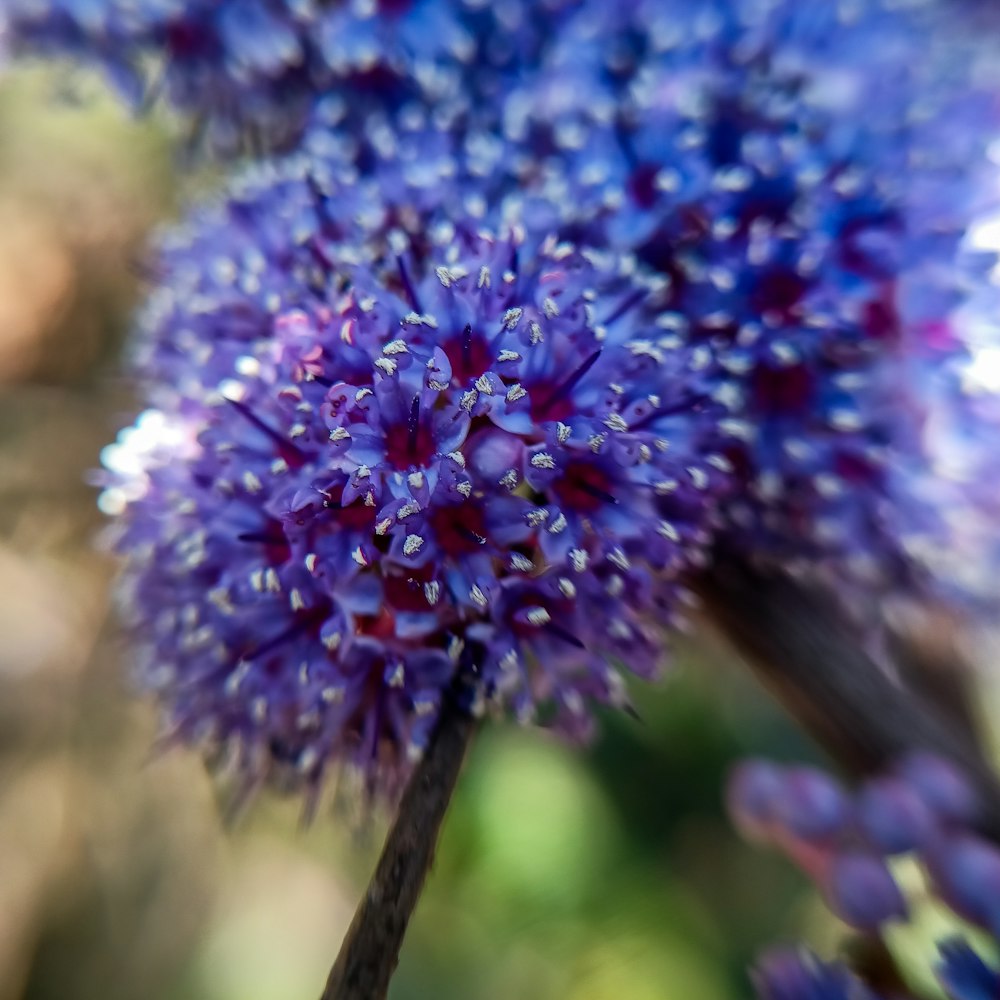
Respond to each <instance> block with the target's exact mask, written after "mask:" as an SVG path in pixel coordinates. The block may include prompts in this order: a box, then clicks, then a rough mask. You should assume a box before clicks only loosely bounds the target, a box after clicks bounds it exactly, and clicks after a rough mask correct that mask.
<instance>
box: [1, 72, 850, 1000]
mask: <svg viewBox="0 0 1000 1000" xmlns="http://www.w3.org/2000/svg"><path fill="white" fill-rule="evenodd" d="M168 133H169V129H167V128H166V127H165V126H164V124H163V123H161V122H158V121H155V120H144V121H138V122H137V121H131V120H129V119H128V118H127V117H126V116H125V115H124V113H123V112H121V111H119V110H118V108H117V107H116V106H115V105H114V103H113V102H112V101H111V100H110V99H109V98H108V97H107V95H106V93H105V92H104V90H103V89H102V87H101V86H100V84H99V82H98V81H96V80H94V79H92V78H89V77H86V76H80V75H77V74H75V73H73V74H69V73H68V71H61V70H60V71H51V70H46V71H44V72H43V71H41V70H38V69H37V68H28V69H20V70H18V71H17V72H14V73H9V74H8V75H7V76H6V77H5V78H0V1000H22V998H24V1000H56V998H58V1000H97V998H100V1000H138V998H144V1000H146V998H148V1000H168V998H178V1000H179V998H189V997H190V998H206V1000H294V998H310V997H313V996H316V995H318V993H319V990H320V987H321V985H322V983H323V981H324V979H325V975H326V970H327V968H328V966H329V964H330V962H331V961H332V959H333V957H334V955H335V952H336V949H337V946H338V944H339V941H340V938H341V935H342V933H343V931H344V930H345V928H346V925H347V922H348V920H349V918H350V915H351V912H352V910H353V907H354V904H355V902H356V900H357V898H358V896H359V894H360V892H361V891H362V889H363V886H364V883H365V881H366V879H367V875H368V872H369V867H370V865H371V863H372V859H373V857H374V854H375V850H376V848H377V846H378V843H379V840H380V838H381V834H382V829H383V826H382V825H381V824H380V823H378V822H376V823H375V824H374V825H373V826H372V828H371V829H370V830H369V831H368V834H367V836H361V837H359V836H356V835H355V836H352V835H351V834H350V833H349V831H348V829H347V824H346V823H344V822H343V821H342V820H338V818H337V817H336V816H327V815H323V816H320V817H319V818H318V820H317V821H316V822H315V823H314V824H313V825H312V826H311V827H310V828H309V829H308V830H303V829H301V828H300V826H299V824H298V808H297V804H296V803H294V802H281V801H276V800H273V799H267V800H264V801H261V802H259V803H257V804H256V805H255V806H254V808H253V809H252V810H251V812H250V814H249V816H248V817H246V818H245V819H244V820H242V821H241V822H240V823H239V824H238V825H237V826H236V827H235V828H232V829H229V828H226V826H225V824H224V823H223V820H222V816H221V810H220V808H219V806H218V803H217V801H216V796H215V794H214V792H213V789H212V785H211V782H210V781H209V779H208V778H207V777H206V775H205V773H204V771H203V768H202V766H201V764H200V762H199V761H198V760H197V759H196V758H195V757H194V756H193V755H191V754H185V753H182V752H173V753H170V754H168V755H166V756H163V757H153V756H152V755H151V753H150V748H151V745H152V741H153V738H154V735H155V731H156V722H155V712H154V710H153V708H152V707H151V706H150V705H149V704H147V703H146V702H144V701H141V700H135V699H134V698H133V697H132V696H131V695H130V692H129V682H128V663H127V656H126V652H125V650H124V649H123V648H122V647H121V644H120V642H119V641H118V640H117V638H116V634H115V627H114V623H113V621H111V620H110V618H109V601H108V585H109V582H110V579H111V576H112V566H111V565H110V564H109V561H108V560H107V559H106V558H104V557H102V556H101V555H99V554H98V552H97V549H96V547H95V545H94V540H95V538H96V536H97V534H98V532H99V530H100V527H101V516H100V515H99V513H98V512H97V510H96V507H95V491H94V490H93V489H92V488H90V487H89V486H87V485H86V482H87V478H88V474H89V472H90V471H91V470H93V469H94V468H95V467H97V465H98V464H99V453H100V449H101V447H102V446H103V445H104V444H105V443H107V442H109V441H110V440H112V439H113V437H114V435H115V433H116V431H117V429H118V428H119V427H120V426H121V425H123V424H124V423H126V422H128V420H129V419H130V417H131V415H132V412H133V411H132V403H131V401H130V399H129V393H128V387H127V385H125V384H124V383H123V381H122V379H121V377H120V376H119V375H118V356H119V351H120V348H121V344H122V341H123V338H124V336H125V334H126V332H127V328H128V314H129V310H130V307H131V304H132V303H134V302H135V301H136V300H137V298H138V296H139V295H141V293H142V289H141V278H140V275H141V273H142V268H141V261H142V247H143V245H144V240H145V239H146V237H147V236H148V233H149V230H150V228H151V226H153V225H155V224H157V223H159V222H161V221H163V220H165V219H168V218H169V217H170V216H171V214H172V213H173V212H174V211H176V205H177V204H178V203H179V202H180V201H182V200H183V199H184V198H185V197H187V196H189V195H190V194H191V193H192V192H193V191H194V190H196V189H198V188H199V187H201V186H203V184H204V183H205V182H204V180H203V179H195V178H194V177H193V176H191V175H190V174H189V173H186V172H185V168H184V166H183V164H182V163H181V162H180V159H179V154H178V152H177V149H178V146H177V144H176V143H175V142H172V141H171V139H170V137H169V134H168ZM717 659H719V657H718V656H716V657H715V659H714V660H713V658H712V657H711V656H710V655H709V654H707V653H705V652H697V653H696V652H690V651H689V652H687V653H685V654H684V655H682V656H680V657H679V662H678V665H677V668H676V671H675V675H674V677H673V678H671V680H670V681H669V682H668V683H666V684H664V685H662V686H660V687H658V688H657V689H655V690H645V689H643V690H637V691H636V692H635V693H636V697H637V700H638V703H639V706H640V712H641V714H642V716H643V719H644V722H643V723H642V724H638V723H636V722H634V721H632V720H630V719H627V718H618V717H607V718H605V719H604V720H603V724H602V736H601V738H600V740H599V741H598V742H597V743H596V744H595V745H594V746H593V747H592V748H591V749H589V750H587V751H584V752H581V751H577V750H572V749H569V748H567V747H564V746H562V745H561V744H559V743H558V742H555V741H553V740H552V739H550V738H549V737H548V736H546V735H545V734H543V733H538V732H533V731H522V730H518V729H516V728H515V727H513V726H510V727H508V728H499V727H494V728H492V729H491V730H489V731H487V732H485V733H484V734H483V735H482V738H481V739H480V740H479V741H478V744H477V745H476V747H475V748H474V752H473V755H472V759H471V761H470V764H469V766H468V769H467V771H466V773H465V775H464V776H463V779H462V783H461V786H460V789H459V792H458V795H457V798H456V801H455V803H454V808H453V812H452V814H451V816H450V818H449V821H448V824H447V828H446V831H445V835H444V841H443V844H442V846H441V849H440V851H439V855H438V862H437V866H436V869H435V872H434V875H433V878H432V884H431V886H430V889H429V891H428V893H427V895H426V897H425V899H424V900H423V902H422V904H421V907H420V909H419V911H418V914H417V918H416V922H415V925H414V927H413V928H412V931H411V935H410V937H409V939H408V942H407V947H406V949H405V951H404V956H403V961H402V965H401V968H400V971H399V975H398V976H397V980H396V983H395V985H394V989H393V994H392V995H393V996H394V997H395V998H397V1000H404V998H421V1000H422V998H435V1000H438V998H440V1000H449V998H454V1000H459V998H462V1000H467V998H468V1000H508V998H512V997H516V998H520V1000H535V998H537V1000H653V998H661V997H677V998H704V1000H728V998H737V997H748V996H749V995H750V989H749V986H748V983H747V980H746V975H745V966H746V965H747V963H748V962H750V961H751V959H752V956H753V954H754V953H755V952H756V951H757V950H758V949H759V948H761V947H762V946H764V945H766V944H768V943H771V942H773V941H775V940H782V939H783V940H794V939H797V938H799V937H801V936H810V937H811V940H812V941H813V943H815V944H818V945H819V946H820V947H823V946H825V945H830V944H831V943H832V942H833V941H835V939H836V932H835V930H834V928H833V927H832V925H831V924H830V923H829V922H828V921H827V920H826V918H825V917H823V916H822V910H821V907H820V906H819V904H818V902H817V900H816V899H815V897H814V896H813V895H812V894H811V893H810V892H809V891H807V889H806V887H805V884H804V882H803V880H802V879H800V878H799V877H798V876H797V875H796V874H795V873H794V872H793V871H791V870H790V869H789V868H788V867H787V866H786V865H785V864H784V863H783V862H781V861H780V860H779V859H777V858H775V857H772V856H771V855H768V854H763V853H757V852H756V851H754V850H752V849H750V848H748V847H746V846H744V845H742V844H741V843H740V842H739V841H738V840H737V839H736V837H735V836H734V835H733V834H732V833H731V832H730V830H729V828H728V826H727V824H726V822H725V820H724V818H723V815H722V808H721V804H720V798H721V791H720V789H721V783H722V780H723V776H724V775H725V773H726V770H727V768H728V767H729V765H730V763H731V761H732V760H733V758H734V757H736V756H739V755H740V754H742V753H747V752H750V751H753V752H757V753H769V752H770V753H773V754H776V755H778V756H782V757H791V756H802V755H808V754H809V753H810V751H809V750H808V748H806V747H805V746H804V744H803V743H802V742H801V741H800V739H799V737H798V736H797V735H796V734H795V732H794V731H793V730H792V729H791V727H789V726H788V725H787V724H786V723H785V722H784V721H783V720H782V719H781V718H780V717H778V716H777V714H776V713H775V712H774V710H773V709H772V708H771V707H770V705H769V704H768V703H767V701H766V700H765V699H764V697H763V696H762V695H761V694H760V693H759V692H758V691H757V690H756V688H754V687H753V685H752V684H751V683H750V682H749V681H746V680H744V679H743V678H742V674H741V673H740V672H739V670H738V669H737V668H736V667H735V666H734V665H733V664H732V663H729V662H722V663H719V662H715V660H717ZM723 659H724V658H723ZM827 950H828V951H829V948H827Z"/></svg>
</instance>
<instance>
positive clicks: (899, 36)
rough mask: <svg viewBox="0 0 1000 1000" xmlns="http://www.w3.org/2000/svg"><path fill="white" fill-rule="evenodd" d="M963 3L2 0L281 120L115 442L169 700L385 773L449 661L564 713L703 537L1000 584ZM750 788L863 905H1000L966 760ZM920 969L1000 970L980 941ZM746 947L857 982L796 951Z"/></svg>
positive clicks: (301, 750) (22, 42) (993, 183)
mask: <svg viewBox="0 0 1000 1000" xmlns="http://www.w3.org/2000/svg"><path fill="white" fill-rule="evenodd" d="M965 6H966V8H968V11H967V12H966V13H965V14H962V13H960V8H958V7H957V6H954V5H952V4H950V3H948V2H947V0H824V2H820V3H802V2H800V0H704V2H698V3H692V2H691V0H618V2H615V3H609V2H608V0H495V2H488V0H325V2H313V0H7V3H6V4H5V6H4V10H3V12H2V17H3V19H4V25H3V30H4V33H5V37H7V38H9V39H10V41H11V43H12V44H13V47H14V49H15V51H18V52H23V53H42V54H46V55H53V54H55V55H59V56H69V57H72V58H74V59H76V60H78V61H79V60H82V61H84V62H87V63H90V64H92V65H93V64H96V65H98V66H100V67H102V68H103V69H104V70H105V71H106V73H107V74H108V75H109V77H110V78H111V79H112V80H113V81H114V82H115V84H116V85H117V87H118V89H119V90H120V91H121V92H123V93H124V94H125V95H126V97H127V99H128V101H129V103H130V104H132V105H133V106H144V105H146V104H148V103H150V102H152V101H153V100H154V99H155V100H159V102H160V103H163V104H165V105H167V106H168V107H169V108H170V109H171V112H172V113H173V114H175V115H176V116H178V117H179V118H180V119H181V120H182V121H183V122H184V123H185V125H186V126H187V128H188V130H189V131H190V132H194V133H196V134H200V133H204V134H206V135H207V136H208V138H209V140H210V141H209V143H208V147H207V148H209V149H211V150H213V151H215V152H217V153H223V154H232V153H234V152H243V151H246V150H248V149H257V150H258V151H259V150H267V155H266V156H263V155H258V156H257V157H256V158H253V157H250V158H248V160H249V162H246V163H244V164H243V165H242V166H241V167H240V168H239V169H238V170H237V171H236V173H235V175H234V176H233V177H232V178H231V179H230V180H229V182H228V183H227V184H226V185H225V186H224V188H223V189H222V190H221V192H219V193H218V194H217V195H216V197H215V198H214V199H213V200H210V201H208V202H206V203H204V204H202V205H200V206H198V207H196V208H195V209H194V210H192V211H191V213H190V214H189V215H188V216H187V218H186V219H185V220H184V221H183V222H182V223H181V224H178V225H176V226H174V227H172V228H170V229H169V230H167V231H166V232H165V233H164V234H163V236H162V237H161V239H160V241H159V243H158V245H157V248H156V250H155V255H154V258H153V260H152V261H151V266H150V273H151V274H153V275H154V276H155V281H154V288H153V290H152V293H151V295H150V297H149V300H148V302H147V304H146V306H145V308H144V310H143V312H142V314H141V318H140V321H139V331H138V333H137V336H136V338H135V342H134V345H133V356H132V366H133V371H134V373H135V375H136V377H137V381H138V382H139V383H140V386H141V391H142V394H143V399H144V404H145V407H146V408H145V410H144V411H143V413H142V414H141V415H140V417H139V418H138V419H137V421H136V422H135V424H134V426H132V427H129V428H127V429H126V430H124V431H122V433H121V435H120V436H119V439H118V441H117V442H116V443H115V444H113V445H110V446H109V447H108V448H107V449H106V451H105V454H104V462H105V466H106V470H107V471H106V474H105V478H104V487H105V489H104V492H103V493H102V495H101V501H100V502H101V505H102V507H103V509H104V510H105V511H106V512H107V513H109V514H110V515H113V516H114V517H115V522H114V529H113V534H114V538H115V544H116V547H117V550H118V551H119V552H120V553H121V555H122V557H123V563H124V569H123V573H122V578H121V604H122V608H123V613H124V617H125V621H126V623H127V625H128V627H129V629H130V631H131V633H132V634H133V636H134V640H135V645H136V649H137V656H136V660H137V674H138V678H139V680H140V683H141V684H142V686H143V687H144V688H146V689H148V690H150V691H152V692H154V693H155V694H156V696H157V697H158V698H159V700H160V702H161V704H162V706H163V709H164V714H165V717H166V726H167V730H168V733H169V735H170V737H171V738H173V739H176V740H178V741H181V742H185V743H188V744H192V745H196V746H198V747H201V748H202V749H204V750H205V751H206V752H207V753H208V754H209V755H210V756H212V757H213V758H214V759H222V760H223V761H225V762H226V763H227V765H228V766H229V767H230V768H231V769H232V770H233V771H234V772H235V773H236V774H237V775H238V777H239V779H240V780H241V781H242V782H243V784H244V786H245V787H247V788H250V787H256V786H258V785H259V784H261V783H263V782H265V781H275V780H277V781H278V782H280V783H281V784H283V785H289V786H291V787H294V788H298V789H301V790H304V791H305V793H306V794H307V796H309V797H310V798H311V799H312V800H315V798H316V797H317V796H318V794H319V792H320V790H321V789H322V788H323V786H324V783H325V780H326V778H327V777H328V775H329V774H330V773H331V771H332V770H333V769H335V768H338V767H343V766H346V767H348V768H351V769H353V770H354V771H355V772H356V773H357V774H358V775H359V776H360V780H361V783H362V785H363V787H365V788H366V789H367V790H368V791H369V792H370V793H372V794H375V793H377V792H382V793H388V794H389V795H393V794H395V793H397V792H398V791H399V789H400V787H401V785H402V782H403V781H404V780H405V778H406V777H407V774H408V772H409V769H410V768H411V766H412V764H413V761H414V760H416V759H417V758H419V757H420V755H421V753H422V752H423V749H424V747H425V746H426V744H427V741H428V738H429V735H430V733H431V731H432V729H433V726H434V724H435V721H436V719H437V718H438V714H439V711H440V709H441V706H442V704H443V703H444V700H445V699H446V698H448V697H452V696H453V692H454V691H456V690H460V691H461V693H462V696H463V697H464V698H466V699H467V700H466V702H465V703H464V707H465V708H467V709H469V710H470V711H476V712H482V711H486V710H487V709H491V710H494V711H496V712H498V713H499V712H504V711H509V712H510V713H511V714H513V715H515V716H516V717H517V718H518V719H521V720H525V721H527V720H532V719H537V720H539V721H541V722H544V723H549V724H552V725H556V726H558V727H559V728H561V729H562V730H564V731H565V732H568V733H569V734H571V735H575V736H582V735H585V734H586V733H587V731H588V729H589V728H590V721H591V717H590V712H589V708H588V703H590V702H594V701H596V702H603V703H607V704H612V705H617V706H621V707H627V706H628V697H627V693H626V688H625V681H624V680H623V673H624V672H631V673H633V674H636V675H639V676H641V677H652V676H655V674H656V673H657V671H658V669H659V668H660V666H661V665H662V663H663V661H664V659H665V653H666V649H665V647H666V639H665V637H664V635H665V632H667V631H668V630H669V629H672V628H673V629H676V628H681V627H683V626H684V624H685V611H686V608H687V605H688V604H690V603H691V602H692V601H693V598H692V597H691V595H690V593H689V591H688V590H687V589H686V582H687V580H688V578H689V576H690V575H691V574H695V573H697V572H698V571H699V570H701V569H703V568H704V567H705V565H706V563H707V561H708V560H710V559H711V558H712V553H713V552H717V551H723V550H724V551H727V552H735V553H738V554H739V556H740V557H741V558H746V559H750V560H757V561H763V562H765V563H767V564H768V565H769V566H770V567H771V568H772V569H773V568H778V569H780V570H782V571H785V572H789V573H794V574H797V575H804V574H808V575H809V576H810V577H811V578H812V579H814V580H818V581H820V582H823V583H825V584H827V585H833V586H834V587H835V588H836V589H837V591H838V593H839V594H840V595H841V596H844V597H845V600H846V603H848V604H851V605H853V606H854V607H855V608H857V607H859V606H867V607H869V608H870V607H873V606H876V605H879V604H881V603H882V601H883V599H884V598H886V597H887V596H888V597H893V596H895V595H904V596H906V597H914V596H916V597H917V598H920V599H923V598H925V597H926V596H927V595H928V594H930V593H933V594H934V595H935V596H936V598H940V596H941V595H946V596H947V598H948V599H949V600H953V601H954V602H955V603H957V604H962V605H963V606H964V607H971V606H973V602H972V601H970V600H969V598H970V597H975V598H976V600H977V601H980V602H982V603H983V604H986V605H992V607H994V608H995V607H996V594H995V593H994V592H993V591H994V590H995V587H994V586H993V583H992V579H993V572H992V571H993V569H994V567H995V566H996V562H997V556H998V555H1000V550H998V546H997V539H998V538H1000V531H998V530H997V528H998V526H1000V504H998V502H997V499H996V491H995V490H994V489H991V488H990V483H992V482H993V481H994V472H995V469H996V458H995V450H996V449H995V446H994V444H993V442H994V441H995V437H994V430H995V429H997V428H1000V301H998V294H1000V293H998V289H1000V277H998V276H1000V270H998V267H997V253H998V251H1000V204H998V196H1000V185H998V184H997V179H996V176H995V175H996V171H997V169H998V168H997V163H998V161H1000V156H998V153H997V150H998V149H1000V144H998V143H997V141H996V140H997V134H998V127H1000V75H998V73H997V70H996V68H995V60H992V59H991V58H990V53H989V51H988V50H986V49H984V47H983V46H982V45H981V44H980V41H979V39H977V38H976V34H977V31H976V29H975V27H970V26H977V25H979V23H980V22H979V21H978V19H977V15H975V14H974V13H973V12H972V9H973V8H975V7H976V6H977V5H976V4H974V3H972V0H969V2H968V3H967V4H966V5H965ZM967 18H968V19H967ZM983 23H985V22H983ZM458 682H461V683H460V684H459V683H458ZM731 800H732V803H733V810H734V812H735V814H736V817H737V820H738V822H739V823H740V824H741V825H742V826H743V828H744V829H745V830H746V831H747V832H748V833H749V834H750V835H752V836H754V837H757V838H760V839H765V840H768V841H771V842H774V843H777V844H778V845H779V846H780V847H781V848H782V849H783V850H785V851H786V852H787V853H788V854H789V855H790V856H792V857H793V858H794V859H795V861H796V862H797V863H798V864H799V865H801V866H802V867H803V869H805V870H806V871H807V872H808V873H809V874H811V875H812V876H813V877H814V878H815V879H816V880H817V881H818V882H819V884H820V885H821V887H822V889H823V891H824V894H825V896H826V898H827V900H828V902H829V904H830V906H831V908H832V909H833V910H834V911H835V912H836V913H837V914H838V915H839V916H840V917H842V918H843V919H844V920H845V921H846V922H847V923H848V924H850V925H852V926H853V927H855V928H857V929H859V930H861V931H863V932H866V933H877V932H879V931H880V929H881V928H882V927H883V925H884V924H885V923H886V922H888V921H892V920H898V919H903V918H905V916H906V915H907V901H906V898H905V896H904V893H903V892H902V891H901V889H900V888H899V886H898V885H897V882H896V880H895V879H894V877H893V874H892V870H891V867H890V864H889V861H890V859H891V858H893V857H895V856H897V855H900V854H909V855H913V856H914V857H916V858H917V859H919V861H920V862H921V863H922V864H923V866H924V868H925V870H926V871H927V873H928V877H929V880H930V883H931V885H932V886H933V889H934V891H935V892H936V893H937V894H938V895H939V896H940V897H941V898H942V899H943V900H944V901H946V902H947V903H948V904H949V905H950V906H951V907H952V908H953V909H954V910H955V911H956V913H958V914H960V915H962V916H963V917H964V918H965V919H967V920H969V921H972V922H973V923H975V924H977V925H979V926H980V927H982V928H984V929H985V930H986V931H987V932H988V933H990V934H992V935H993V936H994V937H1000V908H998V902H997V901H998V900H1000V852H998V851H997V849H996V848H995V847H993V846H991V845H990V844H987V843H986V842H985V841H983V840H981V839H979V837H978V836H977V835H976V834H975V833H974V832H972V829H973V828H972V823H973V820H974V817H975V808H976V804H975V802H974V801H973V798H972V796H971V793H970V792H969V790H968V788H967V787H966V784H965V782H964V780H963V778H962V776H961V775H960V774H958V773H957V772H955V771H954V769H953V768H951V767H950V766H949V765H947V764H946V763H944V762H941V761H938V760H935V759H932V758H926V757H924V758H916V759H911V760H907V761H903V762H901V763H900V764H899V766H898V767H897V768H896V769H895V770H894V771H893V772H892V773H891V774H887V775H885V776H882V777H880V778H877V779H875V780H872V781H870V782H868V783H867V784H866V785H865V786H864V787H863V788H862V789H861V790H860V791H859V792H857V793H856V794H849V793H848V792H846V791H845V790H844V789H843V788H842V787H841V786H840V785H839V784H837V783H836V782H834V781H832V780H831V779H829V778H827V777H825V776H824V775H822V774H821V773H819V772H816V771H813V770H810V769H804V768H792V769H782V768H778V767H775V766H774V765H770V764H765V763H760V762H756V763H750V764H747V765H745V766H744V767H743V768H742V769H741V770H740V771H739V773H738V774H737V775H736V777H735V778H734V781H733V784H732V788H731ZM939 975H940V980H941V983H942V985H943V988H944V989H945V990H946V991H947V992H948V994H949V995H950V996H951V997H952V998H953V1000H985V998H986V997H990V998H995V997H996V996H997V995H998V988H1000V983H998V974H997V973H996V972H995V971H994V970H992V969H991V968H990V967H989V966H988V965H986V964H985V963H984V962H983V961H981V960H980V959H979V958H978V957H977V956H976V955H975V954H974V953H973V952H972V951H971V950H970V949H969V948H968V947H967V946H965V945H964V944H959V943H955V942H951V943H946V944H945V945H943V946H942V950H941V961H940V966H939ZM758 986H759V991H760V993H761V995H762V996H763V997H765V998H767V1000H847V998H870V1000H875V993H874V992H872V991H869V990H868V988H867V987H866V986H864V985H863V984H861V983H860V982H859V981H858V980H857V979H856V978H855V977H853V976H852V974H850V973H849V972H847V971H846V970H845V969H843V968H841V967H839V966H832V965H825V964H823V963H821V962H819V961H817V960H815V959H813V958H810V957H807V956H802V955H793V954H789V953H780V954H777V953H776V954H775V955H772V956H771V957H769V958H767V959H765V960H764V961H763V962H762V964H761V966H760V969H759V973H758Z"/></svg>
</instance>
